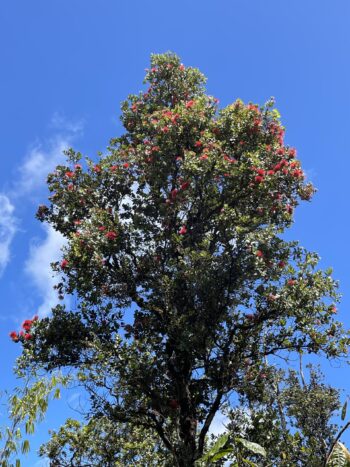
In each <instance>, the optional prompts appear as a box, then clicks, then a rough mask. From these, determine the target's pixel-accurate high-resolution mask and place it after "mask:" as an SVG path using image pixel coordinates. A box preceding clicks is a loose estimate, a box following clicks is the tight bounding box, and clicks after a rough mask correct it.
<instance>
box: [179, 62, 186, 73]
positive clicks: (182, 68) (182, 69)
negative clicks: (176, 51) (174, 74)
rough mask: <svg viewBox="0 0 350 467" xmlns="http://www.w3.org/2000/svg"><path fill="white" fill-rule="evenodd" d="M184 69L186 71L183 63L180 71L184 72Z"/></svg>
mask: <svg viewBox="0 0 350 467" xmlns="http://www.w3.org/2000/svg"><path fill="white" fill-rule="evenodd" d="M184 69H185V66H184V65H183V64H182V63H181V65H180V66H179V70H180V71H184Z"/></svg>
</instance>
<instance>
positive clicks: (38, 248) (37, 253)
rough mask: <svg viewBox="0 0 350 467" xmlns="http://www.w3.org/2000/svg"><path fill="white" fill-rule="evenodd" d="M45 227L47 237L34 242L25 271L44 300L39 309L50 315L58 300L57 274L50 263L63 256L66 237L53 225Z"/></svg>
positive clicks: (40, 311)
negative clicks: (55, 287)
mask: <svg viewBox="0 0 350 467" xmlns="http://www.w3.org/2000/svg"><path fill="white" fill-rule="evenodd" d="M43 228H44V230H45V232H46V235H45V238H44V240H43V241H41V242H37V243H33V244H32V246H31V248H30V254H29V258H28V259H27V261H26V264H25V272H26V273H27V274H28V275H29V276H30V278H31V280H32V281H33V283H34V285H35V287H36V288H37V290H38V292H39V293H40V296H41V297H42V300H43V303H42V304H41V305H40V307H39V310H38V314H39V315H40V316H41V317H43V316H46V315H48V314H49V313H50V311H51V308H52V307H53V306H55V305H57V302H58V300H57V292H56V290H55V289H54V285H55V284H56V283H57V276H56V277H55V276H54V274H53V272H52V270H51V266H50V263H52V262H53V261H55V260H58V259H59V258H60V257H61V255H62V253H61V249H62V247H63V246H64V244H65V238H64V237H63V236H62V235H61V234H60V233H59V232H57V231H56V230H54V229H53V228H52V227H51V226H47V225H45V226H44V227H43Z"/></svg>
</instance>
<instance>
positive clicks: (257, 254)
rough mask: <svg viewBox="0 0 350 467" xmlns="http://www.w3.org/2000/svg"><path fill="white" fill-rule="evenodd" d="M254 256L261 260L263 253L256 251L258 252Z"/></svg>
mask: <svg viewBox="0 0 350 467" xmlns="http://www.w3.org/2000/svg"><path fill="white" fill-rule="evenodd" d="M256 256H257V257H258V258H263V257H264V253H263V252H262V251H261V250H258V251H257V252H256Z"/></svg>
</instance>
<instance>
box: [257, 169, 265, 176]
mask: <svg viewBox="0 0 350 467" xmlns="http://www.w3.org/2000/svg"><path fill="white" fill-rule="evenodd" d="M257 173H258V175H260V176H261V177H263V176H264V175H265V170H264V169H258V170H257Z"/></svg>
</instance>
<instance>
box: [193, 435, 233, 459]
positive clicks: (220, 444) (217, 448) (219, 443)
mask: <svg viewBox="0 0 350 467" xmlns="http://www.w3.org/2000/svg"><path fill="white" fill-rule="evenodd" d="M228 440H229V435H228V434H224V435H221V436H220V437H219V438H218V439H217V440H216V442H215V444H214V445H213V446H212V448H211V449H210V450H209V451H208V452H207V453H206V454H205V455H204V456H203V457H202V458H201V459H200V460H201V461H211V460H213V458H214V457H215V456H219V457H217V458H216V460H217V459H221V458H222V457H224V456H225V455H226V454H227V453H226V452H225V453H224V454H222V453H223V452H224V446H225V445H226V444H227V442H228ZM229 449H231V450H230V452H231V451H232V448H229ZM225 451H226V449H225ZM221 454H222V455H221Z"/></svg>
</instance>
